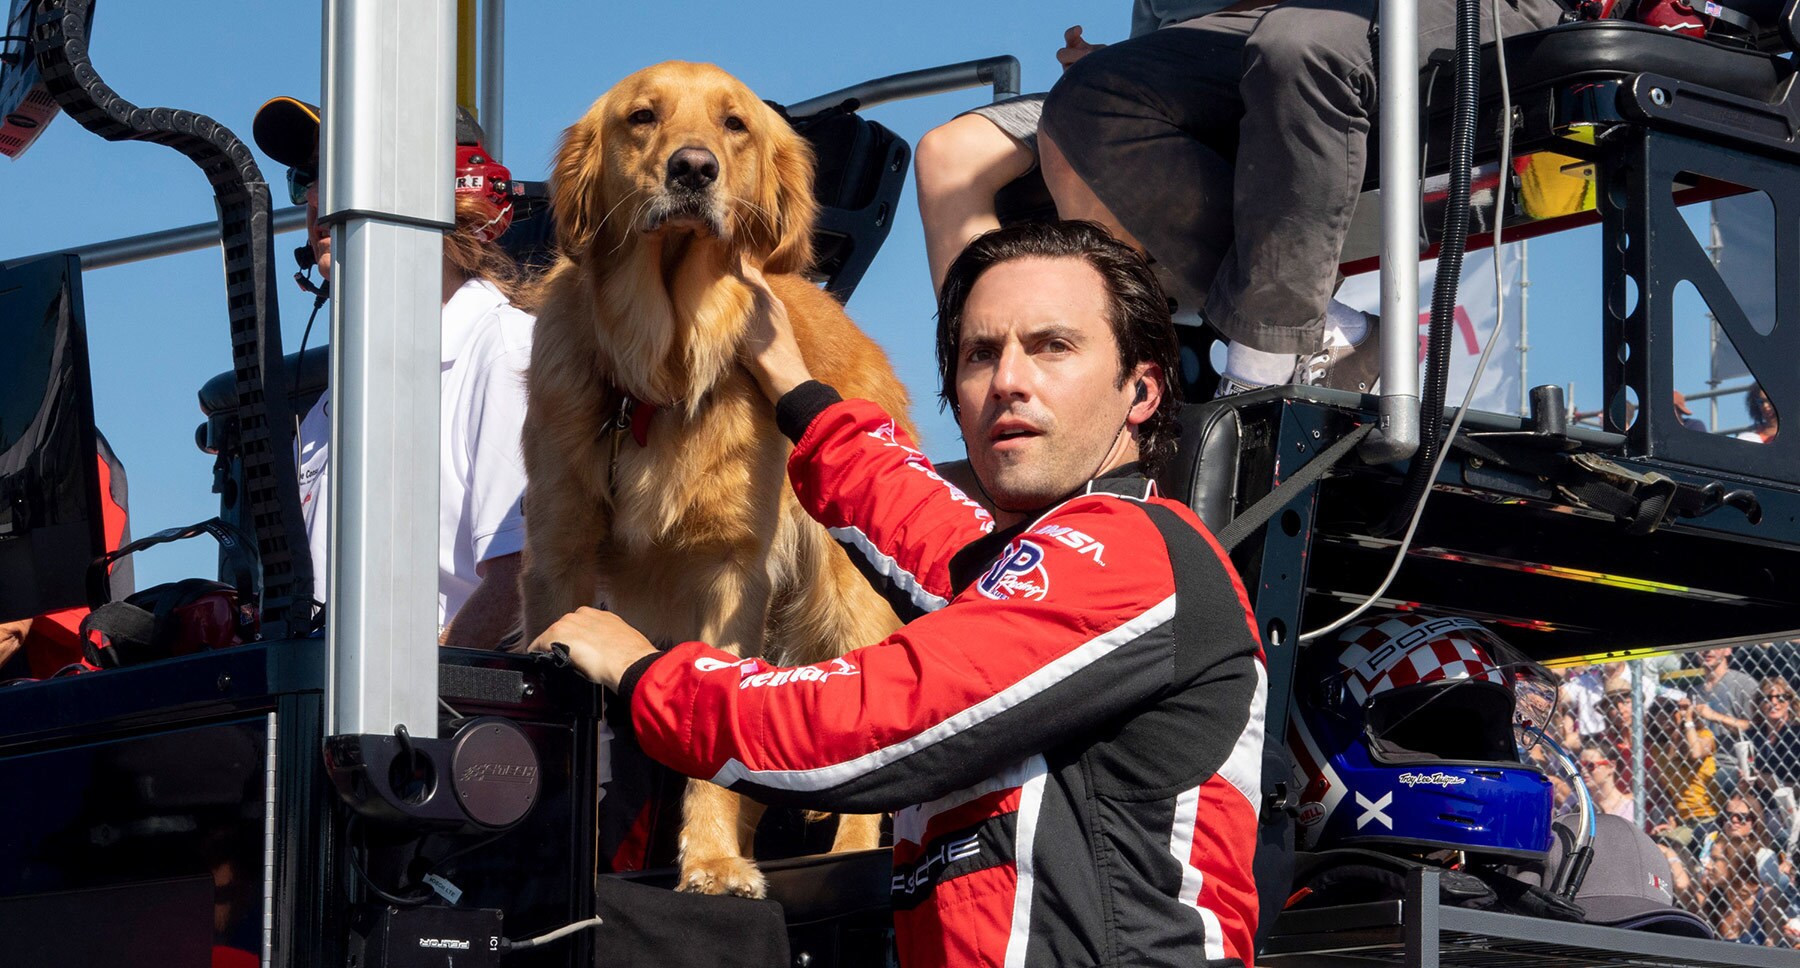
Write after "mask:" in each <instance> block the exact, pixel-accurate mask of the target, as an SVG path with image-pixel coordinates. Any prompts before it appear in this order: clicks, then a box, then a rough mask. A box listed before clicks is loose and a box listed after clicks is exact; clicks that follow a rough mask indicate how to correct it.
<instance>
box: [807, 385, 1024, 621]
mask: <svg viewBox="0 0 1800 968" xmlns="http://www.w3.org/2000/svg"><path fill="white" fill-rule="evenodd" d="M788 477H789V478H790V479H791V480H792V481H793V484H794V493H795V494H797V495H798V496H799V498H800V504H801V506H802V507H804V508H806V511H807V513H808V514H810V515H812V517H813V518H814V519H815V520H817V521H818V522H819V523H820V524H823V525H825V527H826V528H828V529H829V530H830V531H831V535H832V537H833V538H836V539H837V540H838V542H839V543H840V544H842V545H843V546H844V547H845V549H846V550H847V551H849V553H850V556H851V560H853V561H856V562H857V563H858V565H859V567H861V568H862V569H863V572H864V574H866V575H868V576H869V577H870V578H871V580H873V581H875V582H876V584H877V587H878V588H879V589H880V590H881V591H883V592H884V594H886V596H887V598H888V600H889V601H890V602H892V603H893V604H894V605H895V609H896V611H898V612H900V617H901V618H902V619H906V618H911V617H915V616H918V615H922V614H925V613H926V612H931V611H935V610H937V609H939V608H942V607H943V605H944V603H945V602H946V601H947V600H948V599H949V598H950V596H951V594H952V587H951V582H950V567H949V566H950V559H951V558H952V557H953V556H954V555H955V554H956V552H957V551H959V550H961V549H962V547H963V546H964V545H966V544H968V543H969V542H971V541H973V540H975V539H976V538H979V537H981V536H983V535H985V534H987V533H988V532H990V531H992V530H993V529H994V519H993V518H992V517H991V516H990V515H989V514H988V513H987V511H986V510H985V509H984V508H982V506H981V505H980V504H977V503H976V502H975V501H974V500H972V499H970V497H969V496H968V495H967V494H965V493H963V492H962V490H961V489H960V488H958V487H956V486H955V485H953V484H951V483H950V482H948V481H946V480H944V479H943V478H942V477H941V476H939V475H938V472H937V471H936V470H933V469H932V466H931V462H930V461H928V460H926V459H925V455H924V454H922V453H920V452H919V449H918V447H917V446H916V444H915V442H914V441H913V439H912V438H911V437H910V436H909V435H908V434H907V433H906V431H905V430H903V429H901V428H900V427H898V426H896V425H895V423H894V419H893V418H892V417H890V416H888V415H887V413H886V412H885V411H883V410H882V409H881V408H880V407H878V406H876V405H875V404H873V403H870V402H869V401H867V400H843V401H839V402H836V403H833V404H831V405H830V406H828V407H826V408H825V409H824V410H822V411H820V412H819V413H818V415H817V416H815V417H813V418H812V420H811V422H810V423H808V424H807V425H806V430H805V432H804V433H803V434H802V435H801V436H800V438H799V440H798V441H797V442H796V443H795V445H794V452H793V455H792V456H791V457H790V458H789V459H788ZM883 585H886V586H888V587H882V586H883ZM908 605H910V607H909V608H908V607H903V606H908Z"/></svg>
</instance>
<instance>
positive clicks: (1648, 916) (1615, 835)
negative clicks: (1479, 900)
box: [1526, 813, 1713, 939]
mask: <svg viewBox="0 0 1800 968" xmlns="http://www.w3.org/2000/svg"><path fill="white" fill-rule="evenodd" d="M1578 825H1579V822H1578V821H1577V819H1576V818H1575V817H1573V816H1569V817H1564V818H1562V819H1560V820H1558V821H1557V822H1556V836H1555V837H1554V838H1553V842H1552V843H1551V845H1550V855H1549V857H1548V858H1546V860H1545V864H1544V870H1545V871H1547V872H1551V873H1554V872H1555V871H1556V869H1557V868H1558V867H1560V866H1561V865H1562V860H1563V854H1564V852H1565V851H1566V850H1567V849H1568V847H1569V845H1570V844H1571V843H1573V842H1574V840H1575V837H1574V834H1573V833H1572V831H1573V830H1574V829H1575V828H1576V827H1577V826H1578ZM1593 853H1594V856H1593V861H1592V862H1591V863H1590V864H1589V865H1588V871H1587V877H1585V878H1583V879H1582V881H1581V890H1580V891H1578V892H1577V893H1576V895H1575V903H1577V904H1579V905H1581V908H1582V910H1584V911H1586V912H1587V923H1589V924H1599V925H1604V926H1606V927H1611V928H1626V929H1628V930H1632V931H1650V932H1654V933H1656V934H1674V935H1681V936H1683V937H1689V938H1708V939H1710V938H1711V937H1712V936H1713V931H1712V927H1711V926H1710V925H1708V924H1707V923H1706V922H1705V921H1703V920H1701V919H1700V917H1699V916H1698V915H1695V914H1693V913H1692V912H1689V911H1685V910H1682V909H1681V908H1679V907H1676V906H1675V877H1674V874H1673V872H1671V871H1670V870H1669V859H1668V858H1667V857H1664V856H1663V853H1662V851H1661V850H1658V849H1657V847H1656V841H1654V840H1652V839H1650V835H1649V834H1646V833H1644V832H1643V831H1642V830H1640V829H1639V828H1638V826H1637V824H1635V823H1632V822H1631V821H1629V820H1626V819H1625V818H1624V817H1615V816H1613V815H1612V814H1607V813H1603V814H1601V815H1600V816H1599V817H1598V818H1597V819H1596V820H1595V822H1594V842H1593ZM1526 879H1527V880H1529V879H1530V878H1529V877H1527V878H1526Z"/></svg>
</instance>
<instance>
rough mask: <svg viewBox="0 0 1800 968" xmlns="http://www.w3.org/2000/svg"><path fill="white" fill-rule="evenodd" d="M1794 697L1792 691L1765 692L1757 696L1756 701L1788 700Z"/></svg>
mask: <svg viewBox="0 0 1800 968" xmlns="http://www.w3.org/2000/svg"><path fill="white" fill-rule="evenodd" d="M1792 698H1793V694H1791V693H1786V692H1765V693H1763V694H1762V695H1760V696H1758V697H1756V701H1757V702H1787V701H1789V700H1791V699H1792Z"/></svg>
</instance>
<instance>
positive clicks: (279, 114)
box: [250, 95, 491, 168]
mask: <svg viewBox="0 0 1800 968" xmlns="http://www.w3.org/2000/svg"><path fill="white" fill-rule="evenodd" d="M322 117H323V114H322V113H321V112H320V110H319V106H318V105H316V104H309V103H307V102H305V101H302V100H300V99H299V98H294V97H288V96H286V95H282V96H280V97H272V98H270V99H269V100H268V101H266V102H264V103H263V106H262V107H260V108H257V109H256V120H254V121H252V122H251V124H250V134H251V137H253V138H254V139H255V140H256V146H257V147H258V148H261V149H262V151H263V154H265V155H268V156H269V157H270V158H273V159H275V160H276V161H278V162H280V163H281V164H283V165H286V166H288V167H289V168H306V167H309V166H310V165H312V163H313V157H314V152H315V151H316V150H317V149H318V144H319V124H320V119H321V118H322ZM486 140H487V134H486V132H484V131H482V130H481V124H480V123H479V122H477V121H476V120H475V115H473V114H471V113H469V109H468V108H465V107H462V106H460V105H459V106H458V107H457V109H456V143H457V144H458V145H461V146H479V147H481V149H482V150H483V151H486V150H487V147H486V144H485V142H486ZM490 157H491V156H490Z"/></svg>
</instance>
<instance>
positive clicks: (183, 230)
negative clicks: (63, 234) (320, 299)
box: [0, 207, 306, 272]
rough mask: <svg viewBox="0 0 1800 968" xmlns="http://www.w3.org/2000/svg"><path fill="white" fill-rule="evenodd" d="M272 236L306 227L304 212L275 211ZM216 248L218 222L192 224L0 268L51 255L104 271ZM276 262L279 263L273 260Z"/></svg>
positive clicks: (22, 258) (3, 263) (11, 261)
mask: <svg viewBox="0 0 1800 968" xmlns="http://www.w3.org/2000/svg"><path fill="white" fill-rule="evenodd" d="M273 225H274V226H275V233H274V234H279V233H282V232H294V231H298V230H300V229H303V228H305V227H306V209H304V208H299V207H294V208H284V209H280V210H278V211H276V213H275V217H274V219H273ZM218 244H219V220H218V219H213V220H212V221H210V222H195V223H194V224H192V225H183V226H181V227H180V228H174V229H163V230H162V231H160V232H146V233H144V234H143V235H128V236H126V237H125V238H122V239H109V240H107V241H105V242H89V243H87V244H86V245H77V246H71V247H70V248H67V249H58V250H57V251H55V252H39V253H38V254H36V255H27V256H18V257H16V258H11V259H0V268H4V267H7V266H12V265H17V264H18V263H21V262H30V261H32V260H33V259H42V258H44V257H45V256H51V255H77V256H80V257H81V270H82V271H83V272H86V271H87V270H89V269H105V268H109V267H111V266H122V265H125V264H126V263H128V262H142V261H144V260H145V259H155V258H158V257H160V256H165V255H176V254H178V253H182V252H197V251H199V250H201V249H207V248H211V247H213V246H216V245H218ZM277 262H278V263H279V262H280V259H279V258H278V259H277Z"/></svg>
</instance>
